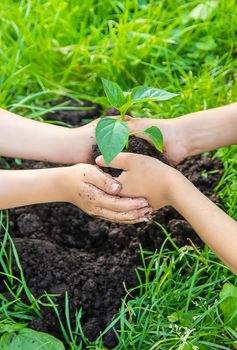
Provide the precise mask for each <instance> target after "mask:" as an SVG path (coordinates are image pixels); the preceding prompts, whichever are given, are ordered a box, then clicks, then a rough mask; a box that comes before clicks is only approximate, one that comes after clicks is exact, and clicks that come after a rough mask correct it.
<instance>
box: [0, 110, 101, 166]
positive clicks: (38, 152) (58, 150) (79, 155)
mask: <svg viewBox="0 0 237 350" xmlns="http://www.w3.org/2000/svg"><path fill="white" fill-rule="evenodd" d="M91 128H93V126H91ZM89 132H91V131H90V130H89V128H88V127H87V128H84V127H82V128H77V129H70V128H65V127H61V126H56V125H50V124H46V123H40V122H37V121H34V120H30V119H27V118H23V117H20V116H18V115H15V114H13V113H10V112H7V111H5V110H2V109H0V155H2V156H7V157H18V158H23V159H32V160H41V161H48V162H53V163H64V164H75V163H79V162H89V161H90V159H88V154H89V153H90V152H89V148H90V147H91V145H92V144H93V143H94V139H93V138H90V137H89V134H88V133H89ZM88 140H89V141H88Z"/></svg>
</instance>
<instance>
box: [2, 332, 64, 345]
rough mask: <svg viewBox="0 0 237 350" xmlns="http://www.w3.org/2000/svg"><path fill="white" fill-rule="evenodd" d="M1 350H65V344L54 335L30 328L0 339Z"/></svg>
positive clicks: (8, 334)
mask: <svg viewBox="0 0 237 350" xmlns="http://www.w3.org/2000/svg"><path fill="white" fill-rule="evenodd" d="M0 349H1V350H19V349H24V350H36V349H40V350H65V347H64V345H63V343H62V342H61V341H60V340H58V339H56V338H54V337H53V336H52V335H49V334H47V333H43V332H37V331H34V330H33V329H30V328H25V329H21V330H20V331H19V332H14V333H5V334H4V335H3V336H2V337H1V339H0Z"/></svg>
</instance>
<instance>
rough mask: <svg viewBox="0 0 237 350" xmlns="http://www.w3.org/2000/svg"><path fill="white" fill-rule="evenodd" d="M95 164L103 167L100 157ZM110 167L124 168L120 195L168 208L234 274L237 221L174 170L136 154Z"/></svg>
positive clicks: (121, 157) (125, 154) (120, 156)
mask: <svg viewBox="0 0 237 350" xmlns="http://www.w3.org/2000/svg"><path fill="white" fill-rule="evenodd" d="M96 162H97V164H99V165H101V166H104V165H105V163H104V160H103V158H102V157H98V158H97V159H96ZM111 167H114V168H118V169H124V171H123V173H122V174H121V175H120V176H119V178H118V180H119V181H120V183H121V184H122V186H123V189H122V191H121V195H124V196H134V195H137V196H142V197H145V198H147V200H148V202H149V203H150V205H151V206H152V208H153V210H158V209H160V208H162V207H163V206H165V205H171V206H173V207H174V208H176V210H177V211H178V212H179V213H180V214H181V215H182V216H184V217H185V218H186V220H187V221H188V222H189V223H190V224H191V225H192V227H193V228H194V230H195V231H196V232H197V234H198V235H199V236H200V237H201V239H202V240H203V241H204V242H206V243H207V245H209V247H210V248H211V249H213V251H214V252H215V253H216V254H217V255H218V256H219V257H220V258H221V259H222V260H223V261H224V262H225V263H226V264H227V265H228V266H229V267H230V268H231V269H232V270H233V271H234V272H235V273H237V222H235V221H234V220H233V219H231V218H230V217H229V216H228V215H226V214H225V213H224V212H223V211H222V210H221V209H220V208H218V207H217V206H216V205H215V204H214V203H212V202H211V201H210V200H209V199H208V198H206V197H205V196H204V195H203V194H202V193H201V192H200V191H199V190H198V189H197V188H196V187H195V186H194V185H193V184H192V183H191V182H189V180H187V179H186V178H185V177H184V176H183V175H182V174H181V173H179V172H178V171H177V170H175V169H174V168H171V167H169V166H168V165H166V164H164V163H161V162H160V161H158V160H156V159H154V158H151V157H147V156H141V155H138V154H131V153H122V154H120V155H119V156H118V157H116V158H115V159H114V160H113V161H112V162H111Z"/></svg>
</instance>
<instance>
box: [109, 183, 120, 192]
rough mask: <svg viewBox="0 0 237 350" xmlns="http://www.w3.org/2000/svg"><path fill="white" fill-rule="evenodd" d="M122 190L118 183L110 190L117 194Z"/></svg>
mask: <svg viewBox="0 0 237 350" xmlns="http://www.w3.org/2000/svg"><path fill="white" fill-rule="evenodd" d="M119 188H120V185H119V184H118V183H117V182H114V183H113V184H112V185H111V186H110V189H111V192H117V191H118V190H119Z"/></svg>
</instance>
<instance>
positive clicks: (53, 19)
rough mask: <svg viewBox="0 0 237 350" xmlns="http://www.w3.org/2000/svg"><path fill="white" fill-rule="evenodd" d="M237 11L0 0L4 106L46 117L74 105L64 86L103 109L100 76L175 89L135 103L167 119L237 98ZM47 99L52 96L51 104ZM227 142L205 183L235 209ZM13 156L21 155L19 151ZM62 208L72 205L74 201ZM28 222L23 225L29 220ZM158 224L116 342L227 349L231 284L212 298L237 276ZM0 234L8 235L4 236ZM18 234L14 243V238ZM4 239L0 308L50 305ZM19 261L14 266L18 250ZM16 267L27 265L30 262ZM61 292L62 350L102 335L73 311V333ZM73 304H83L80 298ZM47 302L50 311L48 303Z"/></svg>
mask: <svg viewBox="0 0 237 350" xmlns="http://www.w3.org/2000/svg"><path fill="white" fill-rule="evenodd" d="M236 10H237V5H236V2H235V1H234V0H232V1H227V0H224V1H208V2H203V3H201V2H200V1H189V2H186V1H184V0H178V1H176V2H175V4H174V2H173V1H159V2H155V1H145V0H144V1H138V0H137V1H135V0H134V1H131V0H130V1H111V0H107V1H102V0H101V1H92V0H86V1H84V2H77V1H73V0H71V1H68V2H64V1H62V2H60V3H59V2H58V1H54V0H52V1H42V0H41V1H35V2H32V1H23V0H22V1H20V2H14V1H6V0H3V1H2V2H1V9H0V12H1V17H0V47H1V56H0V63H1V76H0V89H1V94H0V102H1V107H2V108H7V109H9V110H11V111H13V112H16V113H19V114H21V115H24V116H26V117H28V118H34V119H38V120H45V121H46V122H54V123H58V121H57V120H55V118H54V116H53V114H50V113H52V112H57V111H59V110H64V111H65V110H66V111H71V109H74V110H75V109H78V108H76V107H70V106H69V105H68V104H67V102H63V103H62V102H60V101H62V100H63V99H64V97H67V98H71V99H73V100H75V101H76V102H78V101H79V100H81V99H83V100H91V101H93V102H97V103H99V104H100V105H102V109H106V108H107V106H106V102H105V101H106V99H105V98H104V97H98V96H101V95H102V86H101V83H100V77H106V78H108V79H112V80H116V81H117V82H118V83H119V84H120V85H122V86H123V88H124V89H128V88H130V87H132V86H134V85H139V84H145V85H148V86H155V87H161V88H166V89H167V90H169V91H172V92H179V93H180V94H181V95H180V97H178V98H176V99H175V102H173V101H171V102H168V103H164V104H159V105H158V104H155V103H150V104H146V105H145V106H144V108H143V109H142V113H143V114H144V115H145V116H152V117H154V118H157V117H159V118H173V117H177V116H180V115H183V114H187V113H190V112H194V111H198V110H202V109H207V108H212V107H216V106H220V105H224V104H228V103H231V102H234V101H236V97H237V87H236V64H237V59H236V54H237V48H236V34H237V33H236V32H237V29H236V28H237V11H236ZM52 101H58V102H56V103H54V104H52ZM79 109H80V108H79ZM64 113H65V112H64ZM73 113H74V112H73ZM140 113H141V112H140V110H139V109H134V110H133V114H134V115H137V116H139V115H140ZM73 115H74V114H73ZM72 119H73V118H72ZM72 124H73V123H72ZM236 151H237V147H236V146H233V147H229V148H224V149H221V150H218V151H217V152H216V153H215V154H212V155H211V157H214V158H215V159H216V158H218V159H219V160H220V161H221V162H222V164H223V167H224V172H223V176H222V178H221V180H220V182H219V185H217V184H216V185H215V189H214V191H215V192H216V193H218V195H219V197H220V199H221V200H222V203H221V205H222V206H223V208H225V210H226V211H227V212H228V213H229V214H230V215H231V216H232V217H233V218H235V219H237V211H236V203H237V195H236V193H237V178H236V174H237V156H236ZM15 163H16V165H17V164H18V166H19V167H21V166H22V164H21V161H20V160H16V162H15ZM202 170H205V171H202V172H201V174H200V175H201V176H202V177H203V179H208V178H209V179H210V178H211V179H212V177H213V176H215V172H214V174H213V173H211V172H209V171H208V169H202ZM211 170H216V169H211ZM35 210H37V208H36V209H35ZM42 210H43V209H42ZM71 210H72V213H73V210H75V209H73V208H72V209H71ZM39 211H40V209H38V211H37V213H39ZM37 215H38V214H37ZM53 215H56V214H55V213H53V214H52V217H53ZM13 216H14V213H13V214H12V216H11V212H10V213H9V221H8V220H6V215H5V214H4V215H3V216H2V225H4V226H5V231H6V232H8V231H9V233H10V234H12V235H13V236H14V230H13V228H14V227H11V225H9V228H8V227H6V226H7V223H10V224H11V220H12V221H13ZM55 219H56V220H57V218H55ZM26 223H27V220H26ZM26 227H28V230H31V228H32V222H31V221H29V224H28V223H27V224H26ZM11 230H12V231H13V232H11ZM170 231H172V230H170ZM24 232H25V230H24ZM157 232H159V234H160V235H162V234H163V237H166V240H167V241H168V242H167V244H166V245H165V246H162V249H161V250H160V249H159V251H156V252H152V250H153V248H154V247H146V248H152V249H150V251H149V252H144V251H142V253H141V257H142V266H141V267H139V268H138V275H137V286H135V285H134V286H133V289H135V291H129V294H128V297H127V298H125V299H124V300H123V301H122V302H121V309H120V311H119V314H118V315H117V316H116V318H115V319H114V321H113V322H112V324H111V325H110V326H108V327H109V328H110V327H112V326H113V325H116V324H117V323H118V321H119V324H120V331H119V332H118V334H119V344H118V345H117V348H116V349H180V350H181V349H186V350H188V349H235V348H236V339H237V333H236V325H237V324H236V314H234V312H235V310H236V307H235V306H236V300H237V297H236V292H235V290H232V294H233V296H231V298H232V299H231V300H230V303H229V306H228V312H227V311H226V310H227V309H226V308H225V307H224V308H223V307H220V305H222V306H223V302H222V298H223V295H224V296H225V292H226V288H227V291H228V288H232V287H231V285H232V286H233V285H234V286H237V280H236V277H235V276H233V274H232V273H231V272H229V271H228V269H227V268H225V267H224V266H223V264H222V263H221V262H220V261H219V260H218V259H217V258H216V257H215V256H214V254H213V253H212V252H210V251H209V250H208V248H206V247H205V248H204V249H199V248H197V247H196V246H195V245H193V244H191V243H190V244H191V246H190V247H184V248H182V249H178V247H177V244H176V242H175V241H173V240H172V238H173V236H172V234H171V236H170V235H169V233H172V232H169V227H168V228H167V227H165V228H163V229H162V228H160V227H159V228H158V229H157ZM2 234H3V230H2ZM69 237H70V235H69V236H67V238H66V239H69ZM5 238H6V239H7V240H10V238H9V236H8V235H6V236H5ZM37 238H39V239H40V237H36V239H37ZM22 239H24V237H23V238H22ZM34 239H35V238H34ZM4 242H5V241H4ZM15 243H16V246H17V244H18V245H19V240H18V241H17V240H16V242H15ZM27 244H28V243H26V245H27ZM78 244H79V243H78ZM3 248H4V249H2V250H1V254H2V259H1V261H2V265H4V262H5V269H7V270H5V272H6V271H7V274H8V278H9V288H10V290H11V291H12V293H14V294H13V295H11V297H10V298H9V291H8V293H7V294H6V293H2V294H1V301H2V306H1V307H0V312H1V316H0V319H1V321H2V320H5V319H6V318H8V319H9V318H10V317H11V319H14V320H15V321H19V319H20V320H21V322H27V320H31V319H32V318H33V319H36V317H37V316H40V314H41V313H42V314H44V313H45V310H48V309H46V308H45V306H44V304H45V303H46V301H45V298H44V299H39V300H38V301H36V300H35V299H33V296H32V295H31V294H30V293H29V290H28V288H27V286H26V284H25V281H24V279H23V274H22V273H21V276H20V280H16V279H14V278H13V276H12V267H11V266H12V259H11V256H12V255H13V256H15V258H16V251H15V249H14V248H13V246H12V248H11V251H10V252H8V253H7V255H5V253H4V252H5V245H3ZM155 248H156V247H155ZM32 249H33V248H32ZM42 249H44V248H43V245H42ZM45 249H46V248H45ZM47 249H49V250H50V247H49V248H47ZM19 253H20V249H19ZM148 257H149V258H148ZM13 260H14V259H13ZM115 260H116V257H115ZM16 262H17V265H18V267H19V266H20V265H19V263H20V262H19V261H18V259H17V261H16ZM29 264H30V262H29ZM91 264H93V259H92V261H91ZM115 264H116V263H115ZM13 265H14V264H13ZM24 267H25V273H26V275H27V266H24ZM5 276H6V275H5ZM2 278H3V277H2ZM226 283H229V285H228V286H226ZM230 283H231V284H230ZM21 286H23V290H22V287H21ZM224 286H225V287H224ZM105 287H106V288H108V286H106V285H105ZM223 288H224V289H223ZM233 288H234V287H233ZM24 289H25V292H26V293H25V292H24ZM221 290H222V294H221V296H220V291H221ZM46 291H47V292H49V293H51V292H58V291H49V290H47V289H46ZM63 292H64V290H63ZM226 293H227V292H226ZM23 294H26V295H27V297H28V302H27V303H25V300H23V301H22V300H20V299H18V297H19V296H20V295H23ZM232 294H231V295H232ZM129 295H130V298H129ZM131 295H132V296H133V297H131ZM14 298H15V299H14ZM48 298H49V299H48V300H49V301H48V302H47V304H48V303H50V302H51V301H52V297H48ZM13 299H14V300H13ZM42 300H43V301H42ZM65 301H66V308H65V311H66V312H65V317H63V318H65V319H66V320H67V321H68V322H66V325H64V326H63V325H62V324H61V326H62V327H61V328H62V332H61V338H64V341H65V343H67V344H68V346H69V347H70V349H75V350H77V349H82V348H88V349H102V348H103V337H102V335H101V336H99V337H98V338H97V340H95V341H93V342H92V341H90V340H88V339H87V337H86V335H85V334H84V335H83V333H82V329H81V326H80V319H81V313H80V312H79V311H78V313H77V317H76V321H77V322H76V324H75V325H73V326H74V327H76V328H75V329H76V333H78V334H79V336H78V337H77V335H76V334H74V330H75V329H73V330H72V329H71V328H70V317H69V309H70V307H69V306H68V294H66V297H65ZM227 301H228V300H227ZM69 302H70V301H69ZM67 306H68V307H67ZM80 306H82V313H83V304H82V305H80ZM47 307H49V306H48V305H47ZM75 307H76V305H75ZM54 311H55V313H56V314H57V310H56V308H55V310H54ZM71 312H73V313H75V312H76V310H71ZM230 313H231V316H232V320H231V317H230ZM31 322H32V321H31ZM35 322H36V321H35ZM55 322H56V321H55ZM64 327H65V328H64ZM81 338H82V339H83V341H81ZM3 350H5V349H3Z"/></svg>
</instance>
